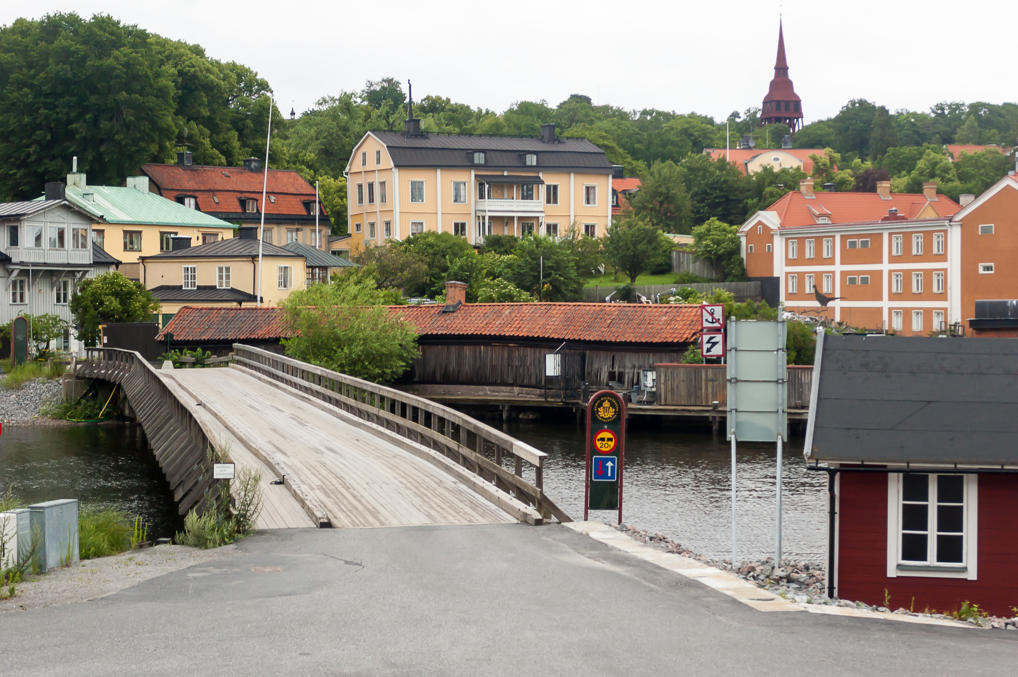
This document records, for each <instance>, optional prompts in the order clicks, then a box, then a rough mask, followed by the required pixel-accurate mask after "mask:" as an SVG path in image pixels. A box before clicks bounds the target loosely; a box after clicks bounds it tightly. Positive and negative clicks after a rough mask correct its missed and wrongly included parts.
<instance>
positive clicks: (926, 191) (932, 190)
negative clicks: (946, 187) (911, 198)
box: [923, 181, 937, 202]
mask: <svg viewBox="0 0 1018 677" xmlns="http://www.w3.org/2000/svg"><path fill="white" fill-rule="evenodd" d="M923 197H925V198H926V199H927V200H929V201H930V202H936V200H937V182H936V181H927V182H925V183H924V184H923Z"/></svg>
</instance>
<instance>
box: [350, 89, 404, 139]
mask: <svg viewBox="0 0 1018 677" xmlns="http://www.w3.org/2000/svg"><path fill="white" fill-rule="evenodd" d="M406 100H407V99H406V95H405V94H404V93H403V86H402V85H400V83H399V81H398V80H396V78H392V77H386V78H382V79H381V80H368V81H367V82H366V83H365V84H364V89H362V90H361V101H363V102H364V103H366V104H367V105H368V106H371V107H372V108H374V109H375V110H376V111H378V114H379V116H380V117H381V118H382V120H384V121H385V128H386V129H392V128H393V125H394V124H395V123H397V122H402V119H400V118H401V117H402V118H405V117H406V116H405V114H404V111H403V107H404V105H405V104H406ZM401 114H402V115H401Z"/></svg>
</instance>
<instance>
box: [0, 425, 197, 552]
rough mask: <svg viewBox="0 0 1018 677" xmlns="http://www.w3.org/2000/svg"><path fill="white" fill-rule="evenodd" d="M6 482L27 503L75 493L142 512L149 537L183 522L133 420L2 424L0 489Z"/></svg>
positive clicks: (88, 501) (89, 502)
mask: <svg viewBox="0 0 1018 677" xmlns="http://www.w3.org/2000/svg"><path fill="white" fill-rule="evenodd" d="M8 486H11V487H13V489H14V493H15V494H17V496H18V497H19V498H20V499H21V500H23V501H24V502H26V503H38V502H41V501H49V500H53V499H57V498H77V499H78V500H79V501H80V502H81V505H82V506H96V507H99V508H116V509H118V510H123V511H124V512H127V513H128V514H131V515H135V514H140V515H141V516H142V517H144V518H145V519H146V520H147V521H148V522H149V525H150V527H149V537H150V538H155V537H158V536H172V535H173V533H174V531H175V530H177V529H179V528H180V527H181V523H180V519H179V517H178V516H177V511H176V505H175V503H174V501H173V494H172V493H171V492H170V489H169V486H167V483H166V479H165V478H164V477H163V474H162V471H161V470H160V469H159V465H158V464H157V463H156V461H155V458H154V457H153V456H152V452H151V451H150V450H149V448H148V443H147V441H146V440H145V435H144V433H142V431H141V427H140V426H137V425H134V424H112V425H81V426H68V427H53V428H50V427H38V426H24V427H15V426H11V427H8V426H4V430H3V435H0V491H3V490H5V489H6V488H7V487H8Z"/></svg>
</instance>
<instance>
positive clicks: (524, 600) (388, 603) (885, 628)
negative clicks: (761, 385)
mask: <svg viewBox="0 0 1018 677" xmlns="http://www.w3.org/2000/svg"><path fill="white" fill-rule="evenodd" d="M1015 634H1016V633H1006V632H1003V631H983V630H967V629H956V628H944V627H933V626H923V625H911V624H905V623H893V622H889V621H879V620H867V619H858V618H842V617H835V616H817V615H814V614H807V613H765V612H761V611H757V610H754V609H752V608H750V607H748V606H746V605H744V604H742V603H740V602H739V601H736V600H734V599H732V598H730V597H728V596H726V595H724V594H721V593H720V592H718V591H716V590H713V589H711V588H708V587H706V586H704V585H702V584H701V583H699V582H697V581H695V580H691V579H689V578H686V577H683V576H679V575H677V574H675V573H673V572H671V571H668V570H666V569H664V568H661V567H660V566H657V565H655V564H651V563H648V562H645V561H643V560H641V559H638V558H636V557H633V556H632V555H630V554H628V553H625V552H622V551H620V550H618V549H616V548H613V547H611V546H609V545H607V544H605V543H601V542H598V541H596V540H594V539H591V538H588V537H586V536H584V535H582V534H579V533H576V532H575V531H573V530H570V529H567V528H565V527H563V526H544V527H528V526H522V525H516V524H512V525H482V526H466V527H455V526H448V527H416V528H394V529H346V530H339V529H337V530H315V529H299V530H276V531H270V532H263V533H260V534H258V535H256V536H254V537H251V538H249V539H247V540H245V541H242V542H241V543H240V544H239V546H238V548H237V552H236V553H235V554H233V555H229V556H226V557H223V558H221V559H219V560H217V561H216V562H213V563H210V564H208V565H203V566H196V567H192V568H190V569H185V570H182V571H179V572H176V573H172V574H169V575H166V576H163V577H160V578H156V579H152V580H150V581H147V582H145V583H142V584H140V585H138V586H136V587H134V588H130V589H128V590H125V591H122V592H120V593H118V594H116V595H113V596H110V597H106V598H104V599H101V600H97V601H94V602H89V603H85V604H78V605H73V606H68V607H63V608H49V609H40V610H37V611H28V612H24V613H9V614H4V615H2V616H0V636H2V637H4V638H5V642H4V649H3V654H2V659H0V660H2V664H0V672H2V673H3V674H17V675H41V674H58V675H62V676H67V675H96V674H103V675H137V674H146V675H182V674H187V675H190V674H200V675H284V674H285V675H291V674H293V675H298V674H362V675H432V674H434V675H625V676H626V677H635V676H639V675H653V676H655V677H660V676H662V675H786V676H787V675H810V676H811V677H816V676H818V675H820V676H824V677H826V676H827V675H896V676H897V675H923V676H924V677H929V675H951V674H972V675H976V674H1011V673H1013V672H1014V667H1015V665H1016V660H1018V637H1015Z"/></svg>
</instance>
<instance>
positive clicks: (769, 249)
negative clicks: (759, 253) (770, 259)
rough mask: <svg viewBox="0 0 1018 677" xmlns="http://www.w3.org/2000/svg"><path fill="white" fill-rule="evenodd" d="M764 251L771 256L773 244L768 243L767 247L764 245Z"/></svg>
mask: <svg viewBox="0 0 1018 677" xmlns="http://www.w3.org/2000/svg"><path fill="white" fill-rule="evenodd" d="M764 251H765V252H766V253H768V254H770V253H771V251H772V247H771V243H770V242H768V243H767V244H766V245H764Z"/></svg>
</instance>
